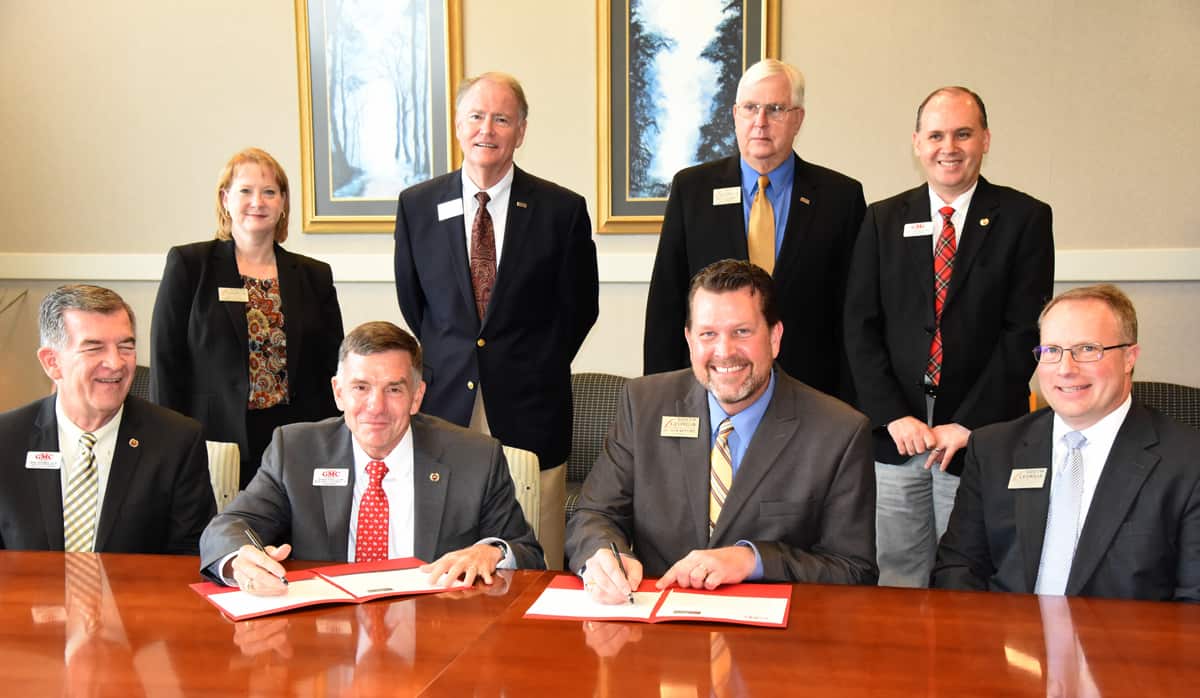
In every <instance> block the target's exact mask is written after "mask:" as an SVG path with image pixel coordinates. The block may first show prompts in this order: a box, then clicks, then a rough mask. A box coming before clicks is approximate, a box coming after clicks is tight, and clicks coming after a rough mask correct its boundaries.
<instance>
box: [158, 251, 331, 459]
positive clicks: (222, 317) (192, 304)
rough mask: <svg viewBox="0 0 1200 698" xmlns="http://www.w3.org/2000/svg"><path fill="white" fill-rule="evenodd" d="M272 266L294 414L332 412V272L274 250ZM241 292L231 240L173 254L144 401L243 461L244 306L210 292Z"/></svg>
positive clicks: (309, 417) (246, 390) (315, 416)
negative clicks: (227, 445) (191, 423)
mask: <svg viewBox="0 0 1200 698" xmlns="http://www.w3.org/2000/svg"><path fill="white" fill-rule="evenodd" d="M275 265H276V268H277V270H278V272H279V294H280V297H281V299H282V301H283V316H284V330H285V332H286V333H287V372H288V397H289V400H290V402H291V405H292V410H293V416H294V417H295V420H296V421H316V420H319V419H324V418H325V417H330V416H333V415H336V414H337V413H338V410H337V407H336V406H335V405H334V402H333V388H332V386H331V385H330V382H329V380H330V378H332V377H333V374H334V373H336V372H337V351H338V345H339V344H341V341H342V311H341V307H340V306H339V305H338V300H337V291H336V290H335V289H334V287H333V274H332V272H331V270H330V268H329V265H328V264H325V263H324V262H319V261H317V260H315V259H311V258H309V257H305V256H303V255H298V254H293V253H291V252H288V251H287V250H285V249H283V248H282V247H280V246H279V245H275ZM242 287H243V284H242V280H241V276H239V274H238V269H237V260H236V259H235V258H234V249H233V241H232V240H228V241H221V240H207V241H205V242H196V243H192V244H190V245H182V246H179V247H173V248H171V251H170V252H168V253H167V263H166V268H165V269H164V270H163V278H162V282H161V283H159V286H158V298H157V299H156V300H155V301H154V317H153V319H152V320H151V323H150V399H151V400H153V401H154V402H156V403H158V404H160V405H162V406H164V407H169V408H171V409H173V410H176V411H178V412H182V413H183V414H186V415H188V416H189V417H193V418H195V419H197V420H199V421H200V423H201V424H202V425H204V438H205V439H208V440H209V441H231V442H236V443H237V444H238V446H239V447H240V448H241V452H242V453H243V454H246V453H247V446H246V401H247V399H248V398H249V395H250V369H249V366H248V360H249V358H248V357H249V348H248V346H247V330H246V304H245V303H231V302H221V301H220V300H218V298H217V292H218V291H217V289H218V288H242ZM243 457H245V456H244V455H243Z"/></svg>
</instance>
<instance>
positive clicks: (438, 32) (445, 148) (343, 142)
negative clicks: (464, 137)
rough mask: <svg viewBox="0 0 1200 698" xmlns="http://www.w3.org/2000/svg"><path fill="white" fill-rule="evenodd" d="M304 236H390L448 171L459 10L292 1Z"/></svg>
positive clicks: (378, 2)
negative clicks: (409, 196) (408, 207)
mask: <svg viewBox="0 0 1200 698" xmlns="http://www.w3.org/2000/svg"><path fill="white" fill-rule="evenodd" d="M295 1H296V37H297V39H296V43H297V63H298V66H299V78H300V141H301V148H300V165H301V180H302V181H301V183H300V186H299V187H294V189H299V190H300V191H301V199H302V202H301V203H302V210H303V218H302V221H303V223H302V225H303V230H304V232H306V233H324V232H352V233H364V232H391V231H392V227H393V225H394V220H395V214H396V197H397V196H398V195H399V193H400V191H401V190H403V189H405V188H407V187H409V186H411V185H413V184H417V183H419V182H423V181H425V180H427V179H429V178H431V177H434V176H437V175H440V174H444V173H446V172H449V171H450V170H451V169H453V167H454V161H455V141H454V134H453V127H452V125H451V118H452V106H451V102H452V100H453V96H454V90H455V88H456V87H457V84H458V81H459V80H460V78H461V76H462V46H461V35H462V21H461V14H462V9H461V0H295Z"/></svg>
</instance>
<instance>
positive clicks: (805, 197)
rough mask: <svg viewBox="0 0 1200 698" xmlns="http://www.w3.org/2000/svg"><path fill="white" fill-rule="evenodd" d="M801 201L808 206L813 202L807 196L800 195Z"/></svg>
mask: <svg viewBox="0 0 1200 698" xmlns="http://www.w3.org/2000/svg"><path fill="white" fill-rule="evenodd" d="M800 203H802V204H804V205H806V206H807V205H808V204H811V203H812V202H811V201H809V200H808V197H807V196H802V197H800Z"/></svg>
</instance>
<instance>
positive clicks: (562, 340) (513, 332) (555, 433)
mask: <svg viewBox="0 0 1200 698" xmlns="http://www.w3.org/2000/svg"><path fill="white" fill-rule="evenodd" d="M460 199H462V172H461V171H454V172H451V173H450V174H447V175H443V176H441V177H438V178H436V179H431V180H429V181H428V182H424V183H422V184H418V185H416V186H414V187H411V188H409V189H406V190H404V191H403V192H401V194H400V200H399V203H398V204H397V206H396V236H395V237H396V255H395V264H396V296H397V297H398V299H399V301H400V310H401V311H402V312H403V313H404V319H405V321H406V322H407V323H408V326H409V327H410V328H411V329H412V331H413V333H414V334H415V335H416V336H417V339H419V340H420V341H421V346H422V349H423V350H424V354H425V382H426V391H425V400H424V402H422V404H421V411H422V412H425V413H427V414H432V415H436V416H438V417H441V418H442V419H445V420H447V421H450V422H454V423H455V424H459V425H463V426H466V425H467V424H469V423H470V421H471V411H472V407H473V405H474V404H475V388H476V387H477V386H478V385H479V384H480V383H482V384H483V386H484V387H483V399H484V410H485V411H486V413H487V420H488V427H489V428H490V429H491V432H492V434H493V435H494V436H495V437H496V438H498V439H500V441H501V442H502V443H504V444H505V445H506V446H515V447H517V448H523V449H526V450H528V451H533V452H534V453H536V454H537V455H538V460H539V461H540V464H541V467H542V468H543V469H547V468H552V467H557V466H559V465H561V464H562V463H565V462H566V460H567V453H568V452H569V451H570V448H571V361H572V360H573V359H574V358H575V353H576V352H578V351H579V346H580V345H581V344H583V340H584V338H585V337H587V333H588V331H589V330H590V329H591V327H592V325H593V324H594V323H595V322H596V316H597V315H598V314H599V308H600V306H599V302H600V300H599V295H600V287H599V281H598V274H597V270H596V246H595V244H594V243H593V242H592V226H591V220H590V219H589V218H588V213H587V204H586V203H585V202H584V200H583V197H581V196H579V195H578V194H576V193H574V192H572V191H569V190H567V189H564V188H562V187H560V186H558V185H557V184H554V183H552V182H547V181H546V180H543V179H538V178H537V177H534V176H533V175H530V174H528V173H526V172H525V171H524V170H522V169H521V168H519V167H518V168H516V171H515V172H514V174H513V183H512V192H511V196H510V198H509V203H508V222H507V224H506V229H505V235H504V248H503V250H502V252H501V254H500V266H499V267H498V268H497V270H496V286H495V288H494V289H493V290H492V298H491V302H490V303H489V305H488V309H487V312H486V314H485V316H484V318H483V321H482V323H481V322H480V320H479V315H478V312H477V311H476V310H475V294H474V291H473V290H472V288H471V272H470V267H469V265H468V263H467V243H466V239H467V238H466V225H468V224H469V222H464V220H463V216H462V215H461V214H460V215H457V216H453V217H451V218H447V219H445V220H438V211H437V207H438V204H440V203H442V202H445V201H458V200H460Z"/></svg>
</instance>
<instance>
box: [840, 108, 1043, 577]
mask: <svg viewBox="0 0 1200 698" xmlns="http://www.w3.org/2000/svg"><path fill="white" fill-rule="evenodd" d="M912 139H913V151H914V153H915V155H916V157H917V159H918V160H919V162H920V164H921V166H922V168H923V169H924V170H925V177H926V180H927V183H926V184H922V185H921V186H919V187H917V188H915V189H911V190H909V191H906V192H903V193H901V194H897V195H896V196H893V197H891V198H889V199H885V200H883V201H879V202H876V203H874V204H871V206H870V207H869V208H868V209H867V214H866V218H865V220H864V221H863V226H862V231H861V232H860V233H859V236H858V240H857V242H856V246H855V249H854V259H853V262H852V264H851V267H850V279H849V284H848V290H847V298H846V315H845V330H846V347H847V354H848V355H849V358H850V366H851V373H852V375H853V376H854V384H855V390H856V402H855V404H856V406H857V407H858V408H859V409H860V410H862V411H863V412H864V413H866V415H867V417H868V418H870V420H871V425H872V427H873V428H874V440H875V462H876V465H875V476H876V479H877V485H878V488H877V492H878V495H877V496H878V500H877V506H878V516H877V539H876V543H877V546H878V555H879V583H880V584H881V585H888V586H925V585H927V584H928V582H929V572H930V571H931V570H932V568H933V560H934V555H935V552H936V549H937V541H938V538H939V537H940V536H941V534H942V533H943V532H944V531H945V530H946V522H947V521H948V519H949V517H950V509H951V508H952V507H953V505H954V491H955V489H956V488H957V487H958V474H959V473H960V472H961V471H962V457H961V454H960V453H959V451H960V449H961V448H962V447H963V446H965V445H966V442H967V436H968V434H970V430H971V429H975V428H977V427H981V426H983V425H985V424H991V423H993V422H999V421H1004V420H1007V419H1013V418H1015V417H1017V416H1019V415H1021V414H1022V413H1025V412H1027V411H1028V410H1029V378H1030V375H1031V374H1032V373H1033V366H1034V361H1033V356H1032V355H1031V354H1030V353H1029V348H1030V347H1031V346H1033V345H1034V344H1035V343H1036V342H1037V315H1038V311H1039V310H1040V309H1041V307H1042V304H1044V303H1045V302H1046V301H1047V300H1048V299H1049V297H1050V295H1051V293H1052V287H1053V280H1054V239H1053V236H1052V235H1051V232H1050V221H1051V213H1050V207H1049V206H1047V205H1046V204H1044V203H1042V202H1041V201H1038V200H1037V199H1034V198H1033V197H1031V196H1029V195H1027V194H1024V193H1022V192H1019V191H1017V190H1015V189H1010V188H1008V187H1001V186H996V185H994V184H992V183H990V182H988V181H987V180H986V179H984V178H983V177H981V176H980V175H979V170H980V167H981V165H982V163H983V156H984V154H986V153H987V151H988V148H989V147H990V144H991V133H990V132H989V131H988V123H987V111H986V109H985V108H984V105H983V100H982V99H980V98H979V96H978V95H976V94H975V93H974V92H971V91H970V90H968V89H966V88H964V87H947V88H941V89H938V90H935V91H934V92H933V93H931V94H930V95H929V96H928V97H926V98H925V101H923V102H922V103H921V105H920V106H919V107H918V108H917V124H916V130H915V132H914V133H913V136H912ZM944 211H949V212H950V213H949V216H948V218H945V216H946V215H947V214H946V213H944ZM940 241H941V242H942V243H943V244H944V248H939V247H938V245H939V242H940ZM935 249H939V250H941V251H942V252H943V253H946V254H947V256H948V257H949V258H950V259H951V260H952V264H951V265H949V266H948V268H947V269H945V270H944V273H945V274H948V275H949V282H948V285H943V286H942V287H943V288H944V289H945V296H944V305H943V306H942V310H941V316H940V321H939V317H938V315H937V309H936V307H935V301H936V291H935V286H937V284H938V282H937V281H936V280H935V269H937V268H939V267H935V263H934V256H935ZM935 340H936V341H937V346H938V350H937V352H936V353H937V356H938V358H939V359H940V361H939V362H938V366H939V368H938V369H937V370H933V361H931V359H932V357H933V355H934V351H933V350H934V346H935V344H934V343H935ZM956 456H957V457H956Z"/></svg>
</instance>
